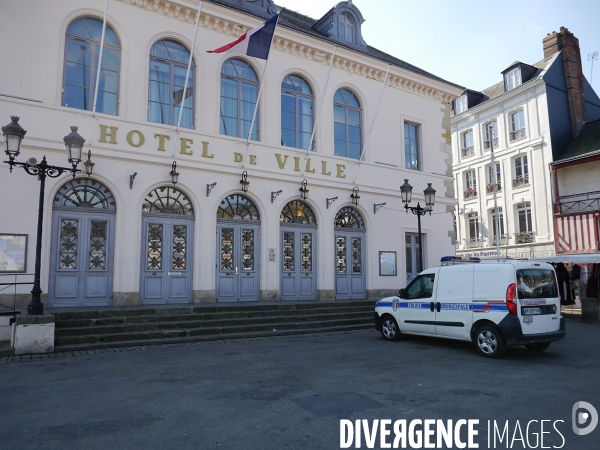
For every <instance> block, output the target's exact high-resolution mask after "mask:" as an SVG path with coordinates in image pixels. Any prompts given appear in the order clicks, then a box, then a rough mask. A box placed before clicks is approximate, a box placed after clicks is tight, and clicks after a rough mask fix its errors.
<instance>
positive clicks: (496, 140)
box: [483, 138, 498, 149]
mask: <svg viewBox="0 0 600 450" xmlns="http://www.w3.org/2000/svg"><path fill="white" fill-rule="evenodd" d="M492 140H493V141H494V148H496V147H498V138H494V139H492ZM483 148H484V149H488V148H490V141H483Z"/></svg>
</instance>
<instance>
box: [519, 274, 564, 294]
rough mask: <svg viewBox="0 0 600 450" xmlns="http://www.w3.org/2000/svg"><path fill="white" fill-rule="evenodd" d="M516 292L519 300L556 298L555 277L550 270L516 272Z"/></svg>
mask: <svg viewBox="0 0 600 450" xmlns="http://www.w3.org/2000/svg"><path fill="white" fill-rule="evenodd" d="M517 292H518V296H519V298H553V297H558V288H557V286H556V277H555V276H554V272H553V271H552V270H547V269H522V270H517Z"/></svg>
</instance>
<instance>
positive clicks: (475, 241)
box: [465, 238, 485, 248]
mask: <svg viewBox="0 0 600 450" xmlns="http://www.w3.org/2000/svg"><path fill="white" fill-rule="evenodd" d="M481 247H485V238H470V239H465V248H481Z"/></svg>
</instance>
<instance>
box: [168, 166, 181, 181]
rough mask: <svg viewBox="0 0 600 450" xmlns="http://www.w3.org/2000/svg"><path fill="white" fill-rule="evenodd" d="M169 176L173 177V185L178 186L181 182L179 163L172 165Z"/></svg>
mask: <svg viewBox="0 0 600 450" xmlns="http://www.w3.org/2000/svg"><path fill="white" fill-rule="evenodd" d="M169 175H171V181H172V182H173V184H174V185H175V184H177V181H179V172H177V163H176V162H175V161H173V165H171V172H170V173H169Z"/></svg>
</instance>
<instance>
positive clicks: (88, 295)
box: [48, 178, 116, 308]
mask: <svg viewBox="0 0 600 450" xmlns="http://www.w3.org/2000/svg"><path fill="white" fill-rule="evenodd" d="M115 213H116V207H115V200H114V198H113V196H112V194H111V192H110V190H109V189H108V188H107V187H106V186H104V185H103V184H102V183H100V182H99V181H96V180H93V179H89V178H86V179H84V178H77V179H75V180H71V181H68V182H67V183H65V184H64V185H63V186H62V187H61V188H60V189H59V190H58V193H57V194H56V196H55V198H54V202H53V204H52V238H51V243H50V245H51V248H50V271H49V280H48V306H49V307H51V308H56V307H65V306H108V305H110V304H111V303H112V289H113V259H114V258H113V255H114V239H115Z"/></svg>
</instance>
